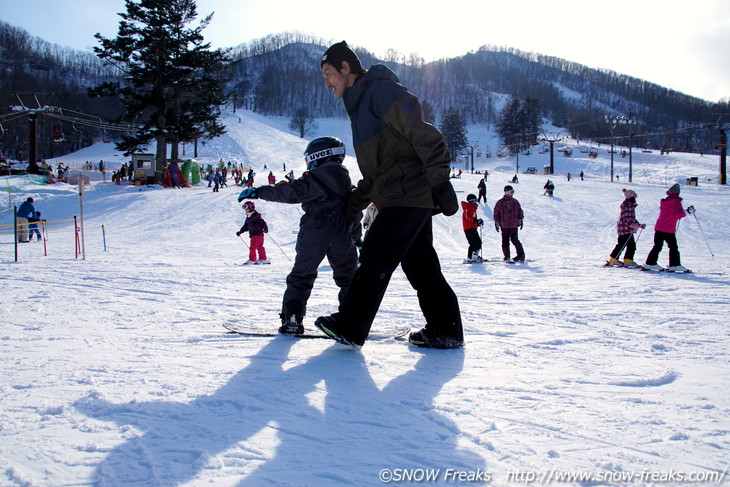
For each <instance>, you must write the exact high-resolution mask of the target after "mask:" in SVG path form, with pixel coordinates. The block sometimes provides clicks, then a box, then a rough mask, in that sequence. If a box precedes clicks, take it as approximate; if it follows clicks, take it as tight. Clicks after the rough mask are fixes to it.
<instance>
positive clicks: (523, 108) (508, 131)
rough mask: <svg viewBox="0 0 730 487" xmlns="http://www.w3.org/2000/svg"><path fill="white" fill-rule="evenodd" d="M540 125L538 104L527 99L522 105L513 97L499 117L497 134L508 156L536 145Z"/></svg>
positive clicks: (534, 99)
mask: <svg viewBox="0 0 730 487" xmlns="http://www.w3.org/2000/svg"><path fill="white" fill-rule="evenodd" d="M541 125H542V110H541V108H540V102H539V101H538V100H537V99H536V98H530V97H527V100H525V102H524V103H523V102H522V101H520V99H519V98H517V97H513V98H512V100H511V101H510V102H509V103H508V104H507V106H506V107H505V108H504V109H503V110H502V113H501V114H500V116H499V120H498V121H497V133H498V134H499V138H500V139H501V140H502V144H503V145H505V146H506V147H507V148H508V150H509V152H510V154H515V153H517V152H520V151H523V150H525V149H528V148H530V147H532V146H533V145H535V144H537V136H538V134H539V133H540V126H541Z"/></svg>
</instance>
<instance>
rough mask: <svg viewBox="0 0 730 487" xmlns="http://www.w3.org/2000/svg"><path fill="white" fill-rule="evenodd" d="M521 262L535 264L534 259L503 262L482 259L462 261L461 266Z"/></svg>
mask: <svg viewBox="0 0 730 487" xmlns="http://www.w3.org/2000/svg"><path fill="white" fill-rule="evenodd" d="M521 262H535V259H525V260H512V259H509V260H504V259H482V260H471V259H464V261H463V262H462V264H519V263H521Z"/></svg>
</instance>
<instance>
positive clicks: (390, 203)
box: [315, 41, 464, 348]
mask: <svg viewBox="0 0 730 487" xmlns="http://www.w3.org/2000/svg"><path fill="white" fill-rule="evenodd" d="M320 67H321V68H322V74H323V76H324V80H325V87H326V88H327V89H330V90H332V91H333V93H334V95H335V96H336V97H337V98H341V99H343V101H344V103H345V108H346V110H347V113H348V114H349V116H350V120H351V123H352V135H353V143H354V146H355V154H356V156H357V163H358V166H359V167H360V172H361V173H362V177H363V178H362V180H361V181H359V182H358V184H357V188H356V189H355V190H354V191H353V193H352V195H351V197H350V200H349V202H348V207H347V215H348V218H349V219H351V220H352V219H354V218H355V216H356V215H358V214H360V213H361V212H362V210H364V209H365V208H366V207H367V206H368V204H369V203H370V202H373V203H375V205H376V206H377V207H378V210H379V211H378V217H377V218H376V219H375V221H374V222H373V224H372V226H371V227H370V230H369V232H368V238H367V239H366V240H365V242H364V244H363V248H362V252H361V254H360V262H361V265H360V267H359V268H358V270H357V272H356V273H355V276H354V277H353V280H352V283H351V284H350V287H349V288H348V290H347V293H346V294H345V297H344V299H343V301H342V303H341V304H340V307H339V311H338V312H337V313H334V314H333V315H331V316H323V317H320V318H318V319H317V321H316V322H315V325H316V326H317V327H319V328H320V329H321V330H322V331H324V332H325V333H327V334H328V335H330V336H332V337H333V338H334V339H336V340H338V341H340V342H342V343H346V344H349V345H353V346H362V344H363V343H364V342H365V339H366V338H367V336H368V333H369V332H370V327H371V326H372V323H373V320H374V319H375V315H376V314H377V312H378V308H379V307H380V303H381V301H382V299H383V296H384V294H385V290H386V288H387V287H388V282H389V281H390V277H391V275H392V273H393V271H394V270H395V269H396V268H397V267H398V265H399V264H400V266H401V268H402V269H403V272H404V273H405V274H406V277H407V278H408V281H409V282H410V283H411V285H412V286H413V288H414V289H416V291H417V294H418V300H419V304H420V306H421V310H422V311H423V314H424V316H425V318H426V325H425V326H424V327H423V328H422V329H421V330H419V331H416V332H413V333H411V334H410V336H409V341H410V342H411V343H413V344H414V345H418V346H423V347H431V348H459V347H461V346H463V344H464V335H463V331H462V324H461V312H460V310H459V303H458V300H457V298H456V295H455V294H454V292H453V290H452V289H451V287H450V286H449V284H448V283H447V282H446V279H445V278H444V276H443V274H442V273H441V265H440V263H439V260H438V256H437V255H436V251H435V250H434V248H433V231H432V221H431V219H432V216H433V215H434V214H436V213H438V212H439V211H440V212H443V213H444V214H445V215H447V216H449V215H453V214H454V213H456V211H457V210H458V201H457V199H456V194H455V193H454V189H453V187H452V186H451V182H450V181H449V168H450V164H451V157H450V155H449V151H448V149H447V148H446V141H445V139H444V137H443V135H442V134H441V133H440V132H439V131H438V130H437V129H436V128H435V127H434V126H433V125H431V124H429V123H427V122H425V121H424V120H423V111H422V109H421V105H420V103H419V101H418V98H416V96H414V95H413V94H411V93H410V92H408V90H407V89H406V88H405V87H404V86H402V85H401V84H399V83H398V78H397V77H396V76H395V74H394V73H393V72H392V71H390V70H389V69H388V68H386V67H385V66H382V65H376V66H373V67H372V68H370V69H369V70H364V69H363V68H362V65H361V63H360V59H359V58H358V57H357V55H356V54H355V53H354V52H353V51H352V50H351V49H350V48H349V47H348V46H347V44H346V43H345V42H344V41H342V42H339V43H337V44H334V45H333V46H331V47H330V48H329V49H328V50H327V52H326V53H325V54H324V56H323V57H322V61H321V63H320Z"/></svg>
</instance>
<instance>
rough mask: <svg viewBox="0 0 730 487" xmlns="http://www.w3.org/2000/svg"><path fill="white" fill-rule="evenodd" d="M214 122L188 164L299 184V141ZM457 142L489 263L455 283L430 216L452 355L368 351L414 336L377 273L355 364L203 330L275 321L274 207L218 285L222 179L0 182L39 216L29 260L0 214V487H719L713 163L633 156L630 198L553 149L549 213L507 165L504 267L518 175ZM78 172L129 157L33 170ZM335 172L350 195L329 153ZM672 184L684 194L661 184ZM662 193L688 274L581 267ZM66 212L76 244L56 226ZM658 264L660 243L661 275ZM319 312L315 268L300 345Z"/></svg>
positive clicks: (454, 258) (226, 212)
mask: <svg viewBox="0 0 730 487" xmlns="http://www.w3.org/2000/svg"><path fill="white" fill-rule="evenodd" d="M226 123H227V125H228V133H227V134H226V135H225V136H223V137H220V138H219V139H216V140H214V141H209V142H208V143H207V144H205V145H202V144H201V145H200V146H199V152H198V157H197V160H198V161H199V162H200V163H201V164H202V165H206V164H208V163H217V161H219V160H221V159H222V160H223V161H225V162H227V161H233V162H239V163H245V164H247V165H249V164H250V165H252V166H253V167H254V169H255V171H256V172H257V183H256V184H257V185H258V184H264V183H265V176H266V175H268V172H269V170H272V171H273V172H274V174H275V175H276V176H277V178H278V179H281V178H282V177H283V175H284V171H283V165H284V164H286V166H287V171H288V170H290V169H294V171H295V173H296V174H297V175H299V174H301V172H302V171H303V170H304V160H303V158H302V152H303V150H304V148H305V147H306V144H307V141H306V140H303V139H300V138H299V137H297V136H296V135H293V134H291V133H290V131H288V130H287V128H286V124H287V121H286V120H284V119H267V118H265V117H261V116H259V115H256V114H253V113H250V112H238V113H228V114H226ZM319 123H320V126H319V132H318V133H317V134H312V135H313V136H316V135H336V136H339V137H342V138H343V139H344V140H345V141H346V143H347V144H348V148H349V147H351V144H350V140H351V138H350V136H349V125H348V123H347V122H346V121H333V120H321V121H320V122H319ZM469 138H470V140H475V141H476V140H478V141H479V144H480V146H481V149H480V150H479V151H478V152H480V155H478V156H477V155H476V154H475V161H474V167H475V170H476V171H479V172H480V173H481V172H483V171H484V170H485V169H488V170H489V173H490V174H489V177H488V182H487V186H488V204H487V205H481V208H480V212H481V213H482V215H483V216H482V218H483V219H484V220H485V222H486V224H485V226H484V228H483V240H484V246H483V256H484V257H486V258H489V259H490V260H493V262H489V263H486V264H470V265H465V264H463V263H462V260H463V259H464V258H465V257H466V252H467V242H466V239H465V237H464V233H463V231H462V226H461V217H460V215H461V212H459V213H458V214H457V215H454V216H453V217H449V218H446V217H444V216H441V215H440V216H437V217H435V218H434V234H435V246H436V248H437V251H438V253H439V256H440V259H441V263H442V266H443V269H444V272H445V274H446V276H447V279H448V280H449V282H450V284H451V285H452V287H453V288H454V290H455V292H456V294H457V296H458V297H459V302H460V306H461V311H462V317H463V321H464V328H465V339H466V347H465V348H464V349H463V350H447V351H444V350H423V349H418V348H416V347H414V346H411V345H409V344H408V343H407V342H406V341H403V340H396V339H394V338H388V337H387V336H385V334H387V332H388V330H390V329H392V328H393V327H394V326H398V325H408V326H411V327H413V328H418V327H421V326H422V325H423V324H424V323H423V317H422V314H421V312H420V310H419V308H418V305H417V299H416V296H415V292H414V291H413V289H412V288H411V287H410V285H409V284H408V282H407V280H406V279H405V276H404V275H403V274H402V272H401V271H400V270H398V271H396V273H395V274H394V276H393V279H392V281H391V284H390V287H389V289H388V292H387V294H386V297H385V300H384V301H383V303H382V306H381V308H380V311H379V313H378V315H377V318H376V319H375V322H374V324H373V332H374V338H373V339H372V340H369V341H367V342H366V343H365V345H364V346H363V348H362V349H361V350H360V351H357V350H353V349H350V348H348V347H346V346H344V345H340V344H337V343H335V342H333V341H331V340H327V339H323V340H297V339H294V338H291V337H284V336H282V337H275V338H254V337H245V336H240V335H235V334H230V333H227V331H226V330H225V329H224V328H223V327H222V324H223V323H224V322H226V321H231V322H243V323H257V324H261V325H262V326H266V327H269V328H271V329H272V330H275V329H276V327H277V326H278V312H279V309H280V306H281V298H282V294H283V290H284V287H285V278H286V275H287V274H288V272H289V270H290V269H291V266H292V262H291V260H292V259H293V258H294V255H295V251H294V244H295V241H296V232H297V228H298V220H299V217H300V215H301V214H302V211H301V209H300V208H299V207H298V206H296V205H285V204H279V203H271V202H265V201H260V200H257V201H256V202H255V203H256V205H257V209H258V210H259V211H260V212H261V213H262V215H263V217H264V219H265V220H266V221H267V222H268V224H269V228H270V234H269V236H268V237H267V240H266V250H267V252H268V254H269V257H270V259H271V260H272V262H273V264H272V265H268V266H237V265H235V264H236V263H241V262H243V261H245V260H246V259H247V252H246V247H245V241H242V240H241V239H240V238H238V237H236V235H235V232H236V231H237V230H238V229H239V228H240V226H241V224H242V223H243V220H244V213H243V211H242V210H241V207H240V204H239V203H238V202H237V201H236V197H237V196H238V193H239V191H240V188H237V187H235V185H234V184H233V183H232V182H230V181H229V185H228V187H223V188H222V189H221V190H220V192H218V193H214V192H212V191H211V188H209V187H208V186H207V182H204V183H201V184H200V185H196V186H193V187H191V188H185V189H165V188H162V187H159V186H149V187H148V186H134V185H114V184H111V183H110V177H109V173H107V174H106V175H105V176H104V177H102V176H101V174H100V173H98V172H97V173H96V174H95V173H94V171H91V172H90V174H91V175H92V176H93V177H92V178H91V179H92V184H91V186H87V187H86V189H85V192H84V194H83V196H82V197H81V198H80V197H79V195H78V187H77V186H71V185H67V184H63V183H60V184H55V185H37V184H32V181H30V180H28V179H24V178H17V177H15V178H13V179H12V180H11V179H7V180H5V181H2V180H0V187H3V189H5V188H11V190H10V192H8V193H7V197H8V199H7V200H5V202H3V209H4V208H6V206H5V205H8V204H12V205H19V204H20V203H21V202H22V201H24V200H25V199H26V198H27V197H29V196H32V197H33V198H34V199H35V207H36V209H37V210H39V211H41V212H42V216H43V218H45V219H46V220H47V221H48V233H47V240H46V241H45V243H44V242H32V243H25V244H19V246H18V248H17V261H16V257H15V246H14V244H13V236H12V233H11V231H10V230H9V228H12V227H8V226H7V224H10V223H12V211H4V212H3V213H0V224H3V227H1V228H0V230H1V231H0V233H1V234H2V238H0V269H1V273H0V282H2V293H1V294H0V303H1V304H2V306H1V308H0V309H1V311H0V323H1V324H0V351H1V353H2V357H3V360H2V362H1V365H0V368H1V373H0V387H1V390H2V393H1V394H0V485H7V486H61V485H64V486H71V485H100V486H148V485H151V486H154V485H164V486H173V485H175V486H177V485H184V486H202V485H215V486H317V487H327V486H344V485H347V486H368V487H370V486H377V485H384V484H388V483H393V484H404V485H414V484H419V483H426V484H433V485H484V484H490V485H494V486H507V485H520V484H528V483H531V484H545V485H548V484H564V485H688V484H695V483H702V484H712V485H717V484H719V483H723V482H727V476H728V475H727V474H728V468H730V454H729V451H730V422H729V420H730V402H729V399H730V395H729V393H728V391H729V390H730V388H729V385H730V367H729V357H730V347H729V346H728V345H730V331H729V327H728V322H729V319H728V316H730V304H729V303H730V299H729V298H730V292H729V287H728V285H729V284H730V279H729V278H728V274H727V273H728V267H729V266H728V261H729V260H730V229H729V228H728V225H727V223H726V222H727V213H728V209H730V206H729V205H728V201H730V194H729V193H728V188H727V187H723V186H719V185H717V183H716V178H717V168H718V166H719V161H718V157H717V156H710V155H699V154H677V153H670V154H669V155H667V154H659V153H658V152H654V153H651V154H650V153H644V152H642V151H638V150H634V154H633V156H634V157H633V164H634V166H633V171H634V182H633V183H628V182H627V174H628V172H627V171H628V169H627V167H628V166H627V163H628V161H627V158H623V157H621V156H620V152H619V153H618V154H617V155H615V161H614V162H615V165H616V174H618V175H619V180H618V181H613V182H611V181H609V180H608V179H609V177H608V174H609V172H608V171H609V169H608V167H609V165H610V159H609V157H610V156H609V154H608V152H607V148H606V147H605V145H604V146H603V147H601V148H597V147H596V148H597V149H598V152H599V155H598V157H597V158H596V159H589V158H588V157H587V154H585V153H583V152H581V151H580V146H578V145H576V142H575V141H568V142H567V143H569V144H570V145H571V146H572V147H573V149H574V151H573V156H572V157H564V156H563V155H562V154H561V153H559V152H557V148H558V147H557V144H556V154H555V169H556V174H555V175H553V176H550V178H551V179H552V180H553V181H554V182H555V185H556V190H555V196H554V197H552V198H551V197H548V196H544V195H543V185H544V184H545V181H546V179H547V178H548V176H545V175H543V174H542V173H543V166H544V165H545V164H547V163H548V160H549V159H548V158H549V154H539V153H538V151H537V150H535V151H534V152H533V153H532V154H531V155H530V156H527V155H520V160H519V165H520V172H522V171H524V169H525V168H527V167H530V166H534V167H536V168H537V171H538V174H535V175H531V174H522V173H520V174H519V178H520V181H519V184H515V185H514V186H515V188H516V193H515V197H516V198H517V199H518V200H519V201H520V202H521V204H522V206H523V209H524V212H525V223H524V230H523V231H522V232H521V233H520V236H521V240H522V242H523V244H524V246H525V250H526V253H527V257H528V259H533V261H531V262H526V263H523V264H507V263H503V262H501V251H500V240H499V235H498V234H497V233H496V232H495V230H494V227H493V224H492V220H491V216H492V208H493V206H494V203H495V202H496V201H497V199H498V198H499V197H501V195H502V191H503V186H504V185H505V184H507V182H508V180H511V178H512V176H513V175H514V173H515V163H516V161H515V160H514V158H506V157H504V158H497V154H496V153H497V146H498V144H497V142H496V139H495V138H494V136H493V134H491V133H489V132H487V130H486V129H484V128H478V127H470V133H469ZM488 146H491V153H492V157H491V158H489V159H487V158H486V157H485V154H486V152H487V147H488ZM617 150H618V151H620V150H621V148H618V149H617ZM191 151H192V149H191V147H190V146H187V147H186V153H187V155H186V157H191ZM99 160H104V161H105V164H106V166H107V167H108V168H109V169H115V168H118V167H119V166H121V164H122V163H123V162H126V160H127V159H126V158H124V157H123V156H122V155H121V154H119V153H118V152H115V150H114V147H113V144H104V143H99V144H96V145H94V146H92V147H90V148H87V149H84V150H83V151H80V152H78V153H75V154H72V155H69V156H65V157H63V158H59V159H54V160H51V161H49V162H51V163H52V164H53V165H54V167H55V165H56V164H57V163H58V162H63V163H68V164H69V165H70V166H71V167H74V168H77V169H78V168H80V167H81V165H82V164H83V163H85V162H86V161H92V162H98V161H99ZM470 165H471V161H469V162H468V166H465V165H464V163H463V161H461V162H459V164H458V166H456V167H455V172H458V169H461V170H462V175H461V177H460V178H455V179H453V180H452V181H453V184H454V187H455V189H456V190H457V195H458V196H459V197H460V199H462V200H463V199H465V197H466V194H468V193H472V192H473V193H476V192H477V190H476V187H477V183H478V182H479V179H480V177H482V176H481V174H477V173H474V174H472V173H471V171H470V169H471V167H470ZM264 166H266V169H264ZM346 166H347V167H348V168H349V169H350V171H351V174H352V177H353V180H356V179H357V177H358V175H359V172H358V170H357V165H356V161H355V159H354V158H352V157H351V155H350V156H348V158H347V160H346ZM467 169H469V170H467ZM581 170H582V171H584V175H585V180H584V181H581V180H580V178H579V177H578V174H579V173H580V171H581ZM568 172H570V173H571V175H572V176H573V177H572V179H571V180H570V181H568V180H567V177H566V175H567V173H568ZM691 177H697V178H698V181H699V184H698V185H697V186H689V185H686V184H684V183H685V182H686V179H687V178H691ZM713 178H714V179H713ZM675 181H680V182H681V183H683V185H682V194H681V196H682V197H683V198H684V204H685V206H688V205H693V206H695V208H696V209H697V212H696V214H695V215H696V218H695V217H693V216H688V217H687V218H685V219H683V220H682V221H681V222H680V225H679V230H678V240H679V246H680V250H681V252H682V263H683V265H685V266H686V267H688V268H690V269H692V270H694V273H692V274H681V275H680V274H667V273H657V272H641V271H637V270H629V269H620V268H619V269H616V268H602V267H601V265H602V264H603V263H604V262H605V260H606V259H607V258H608V254H609V252H610V251H611V250H612V248H613V246H614V245H615V243H616V231H615V224H616V219H617V218H618V214H619V205H620V203H621V201H622V198H623V196H622V193H621V189H622V188H624V187H630V188H631V189H634V190H635V191H636V192H637V193H638V195H639V196H638V198H637V201H638V203H639V206H638V207H637V218H638V220H639V221H640V222H643V223H647V228H646V230H644V231H643V232H642V233H641V235H640V236H639V241H638V251H637V255H636V260H637V261H638V262H640V263H643V261H644V258H645V257H646V255H647V253H648V252H649V249H650V247H651V242H652V235H653V224H654V221H655V220H656V217H657V214H658V209H659V200H660V199H661V198H662V197H664V195H665V191H666V189H667V188H668V187H669V186H670V185H671V184H673V183H674V182H675ZM82 210H83V228H84V234H83V240H82V241H81V242H80V243H79V246H77V244H76V242H75V236H76V233H75V232H74V224H73V221H72V220H71V219H72V218H73V217H74V216H79V217H80V216H81V213H82ZM80 224H81V222H79V225H80ZM102 227H103V230H102ZM667 260H668V254H667V250H666V248H665V249H664V251H663V252H662V254H661V256H660V261H659V262H660V264H663V265H666V264H667ZM336 295H337V288H336V286H335V284H334V282H333V280H332V272H331V269H330V267H329V266H328V264H327V261H324V262H323V263H322V265H321V267H320V269H319V277H318V279H317V282H316V285H315V288H314V292H313V294H312V297H311V299H310V301H309V312H308V316H307V317H306V319H305V325H306V326H307V327H308V328H313V322H314V319H316V318H317V317H318V316H321V315H325V314H329V313H332V312H333V311H336Z"/></svg>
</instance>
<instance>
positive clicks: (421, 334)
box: [408, 328, 464, 349]
mask: <svg viewBox="0 0 730 487" xmlns="http://www.w3.org/2000/svg"><path fill="white" fill-rule="evenodd" d="M408 342H409V343H410V344H412V345H415V346H417V347H422V348H440V349H450V348H462V347H463V346H464V341H463V340H457V339H455V338H452V337H448V336H438V337H431V336H429V333H428V332H427V330H426V328H421V329H420V330H418V331H413V332H411V334H410V335H408Z"/></svg>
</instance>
